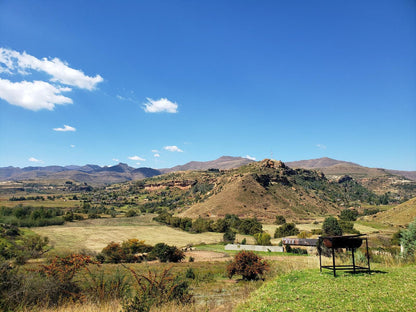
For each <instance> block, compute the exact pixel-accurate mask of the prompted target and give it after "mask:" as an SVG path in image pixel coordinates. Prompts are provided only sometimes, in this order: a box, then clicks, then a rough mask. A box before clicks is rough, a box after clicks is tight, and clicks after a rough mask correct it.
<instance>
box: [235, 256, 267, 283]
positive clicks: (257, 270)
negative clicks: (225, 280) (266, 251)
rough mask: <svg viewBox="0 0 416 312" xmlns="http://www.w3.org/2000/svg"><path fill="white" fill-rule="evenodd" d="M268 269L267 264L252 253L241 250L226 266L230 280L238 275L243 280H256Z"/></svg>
mask: <svg viewBox="0 0 416 312" xmlns="http://www.w3.org/2000/svg"><path fill="white" fill-rule="evenodd" d="M269 269H270V266H269V264H268V263H267V262H266V261H264V260H262V258H261V257H259V256H258V255H256V254H255V253H254V252H252V251H247V250H242V251H240V252H239V253H237V254H236V255H235V257H234V260H233V261H232V262H231V263H230V264H228V266H227V275H228V277H229V278H232V277H233V276H234V275H236V274H240V275H241V276H242V277H243V279H244V280H247V281H251V280H256V279H258V278H259V277H261V276H263V275H264V273H265V272H267V271H268V270H269Z"/></svg>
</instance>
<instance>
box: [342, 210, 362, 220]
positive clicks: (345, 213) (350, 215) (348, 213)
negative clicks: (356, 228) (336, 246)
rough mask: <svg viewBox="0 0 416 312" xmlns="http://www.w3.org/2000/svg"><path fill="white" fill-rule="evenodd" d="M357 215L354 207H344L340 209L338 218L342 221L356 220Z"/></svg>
mask: <svg viewBox="0 0 416 312" xmlns="http://www.w3.org/2000/svg"><path fill="white" fill-rule="evenodd" d="M357 217H358V211H357V210H355V209H344V210H342V211H341V215H340V216H339V218H340V219H341V220H343V221H356V220H357Z"/></svg>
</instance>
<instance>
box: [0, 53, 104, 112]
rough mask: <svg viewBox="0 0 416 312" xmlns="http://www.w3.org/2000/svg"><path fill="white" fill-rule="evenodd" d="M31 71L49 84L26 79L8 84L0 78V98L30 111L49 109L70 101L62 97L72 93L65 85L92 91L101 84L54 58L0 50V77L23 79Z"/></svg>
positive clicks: (99, 80)
mask: <svg viewBox="0 0 416 312" xmlns="http://www.w3.org/2000/svg"><path fill="white" fill-rule="evenodd" d="M33 71H37V72H43V73H47V74H49V75H50V76H51V78H50V79H49V80H50V82H47V81H39V80H35V81H28V80H30V79H26V80H21V81H13V82H12V81H11V80H8V79H1V78H0V98H2V99H4V100H5V101H7V102H8V103H9V104H12V105H16V106H20V107H23V108H26V109H30V110H33V111H37V110H40V109H47V110H53V109H54V108H55V105H59V104H71V103H72V99H70V98H69V97H66V96H64V95H62V92H69V91H72V89H71V88H70V87H68V86H71V87H77V88H80V89H86V90H93V89H94V88H95V87H96V85H97V84H98V83H100V82H102V81H103V78H102V77H101V76H100V75H96V76H95V77H90V76H87V75H85V74H84V73H83V72H82V71H81V70H78V69H73V68H71V67H69V66H68V64H67V63H65V62H63V61H61V60H60V59H58V58H53V59H47V58H42V59H38V58H36V57H34V56H32V55H29V54H27V53H26V52H23V53H20V52H17V51H14V50H10V49H5V48H0V74H6V75H16V74H20V75H25V77H26V78H27V77H28V75H29V74H31V72H33ZM63 85H66V86H63Z"/></svg>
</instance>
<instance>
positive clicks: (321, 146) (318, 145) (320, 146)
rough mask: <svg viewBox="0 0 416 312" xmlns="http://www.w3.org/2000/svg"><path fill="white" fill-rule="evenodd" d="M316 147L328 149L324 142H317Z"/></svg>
mask: <svg viewBox="0 0 416 312" xmlns="http://www.w3.org/2000/svg"><path fill="white" fill-rule="evenodd" d="M316 147H317V148H319V149H323V150H326V145H323V144H316Z"/></svg>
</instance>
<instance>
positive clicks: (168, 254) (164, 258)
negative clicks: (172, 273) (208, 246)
mask: <svg viewBox="0 0 416 312" xmlns="http://www.w3.org/2000/svg"><path fill="white" fill-rule="evenodd" d="M150 253H151V255H152V256H155V257H157V258H159V260H160V262H180V261H182V260H183V259H184V258H185V253H184V252H183V251H182V250H179V249H178V248H176V246H169V245H167V244H165V243H158V244H156V245H155V247H153V250H152V251H151V252H150Z"/></svg>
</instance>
